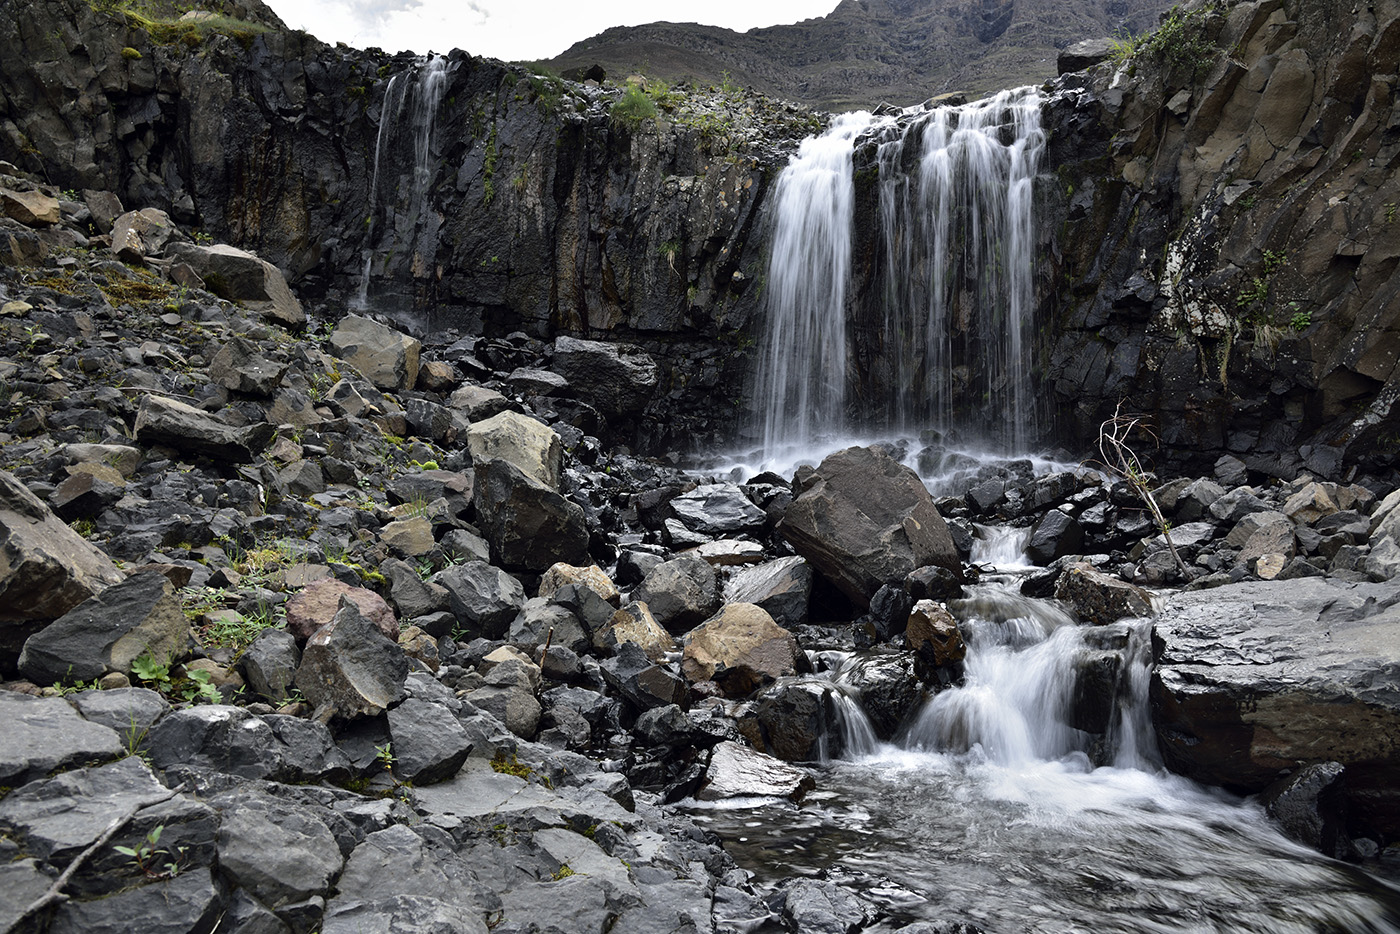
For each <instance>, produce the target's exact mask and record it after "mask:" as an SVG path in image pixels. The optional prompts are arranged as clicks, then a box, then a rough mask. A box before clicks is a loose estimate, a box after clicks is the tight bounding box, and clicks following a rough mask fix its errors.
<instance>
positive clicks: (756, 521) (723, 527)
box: [671, 483, 768, 535]
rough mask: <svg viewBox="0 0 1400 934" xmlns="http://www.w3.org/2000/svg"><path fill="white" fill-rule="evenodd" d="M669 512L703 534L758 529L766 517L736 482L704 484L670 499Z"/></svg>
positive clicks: (765, 520)
mask: <svg viewBox="0 0 1400 934" xmlns="http://www.w3.org/2000/svg"><path fill="white" fill-rule="evenodd" d="M671 511H672V512H674V513H675V515H676V518H677V519H679V520H680V521H681V522H682V523H683V524H684V525H685V527H686V528H688V529H690V530H692V531H695V532H700V533H702V534H705V535H730V534H735V533H739V532H758V531H761V530H762V529H763V526H764V523H766V522H767V520H768V516H767V514H766V513H764V511H763V510H762V509H759V508H758V507H757V506H755V505H754V504H753V503H752V502H750V501H749V498H748V497H747V496H745V495H744V491H743V490H742V489H740V488H739V485H738V484H736V483H706V484H702V485H700V486H697V487H696V488H695V489H693V490H691V491H690V492H689V493H683V494H681V495H680V496H677V497H676V498H675V499H673V500H671Z"/></svg>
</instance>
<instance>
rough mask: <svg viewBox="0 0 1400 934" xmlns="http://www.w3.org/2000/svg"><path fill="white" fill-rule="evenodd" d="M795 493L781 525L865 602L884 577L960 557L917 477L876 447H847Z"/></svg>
mask: <svg viewBox="0 0 1400 934" xmlns="http://www.w3.org/2000/svg"><path fill="white" fill-rule="evenodd" d="M793 490H794V492H795V493H797V498H796V499H795V500H793V502H792V504H791V505H790V506H788V508H787V509H786V511H784V513H783V519H782V522H781V523H779V526H778V531H779V532H781V533H782V535H783V536H784V537H785V538H786V539H787V540H788V541H789V542H790V543H791V544H792V546H793V549H794V550H795V551H796V552H797V553H798V554H801V555H802V556H804V557H805V558H807V559H808V560H809V561H811V562H812V564H813V565H814V566H815V567H816V569H817V570H819V571H820V572H821V573H822V574H823V575H825V576H826V577H827V578H828V579H830V580H831V581H832V582H833V583H834V584H836V586H837V587H838V588H839V589H840V590H841V592H842V593H844V594H845V595H846V596H847V597H848V598H849V599H850V600H851V601H852V602H853V603H855V604H856V605H857V606H859V607H862V608H864V607H868V606H869V605H870V597H871V596H872V595H873V594H874V593H875V591H877V590H879V589H880V586H881V585H882V584H887V583H899V582H902V581H903V580H904V578H905V577H907V576H908V575H909V572H911V571H913V570H914V569H915V568H920V567H923V566H925V565H929V564H936V565H939V566H941V567H944V568H947V569H948V570H949V571H951V572H952V573H953V574H955V575H957V576H958V577H961V576H962V562H961V561H960V559H959V557H958V551H957V548H956V546H954V544H953V540H952V537H951V536H950V535H949V534H948V528H947V526H946V525H945V524H944V522H943V517H942V516H940V515H939V514H938V510H937V508H935V507H934V505H933V497H931V496H930V495H929V493H928V490H927V489H925V488H924V485H923V483H922V482H921V481H920V480H919V478H918V476H917V475H916V474H915V473H914V472H913V471H912V470H910V469H909V468H907V467H905V466H903V465H902V464H900V463H899V462H898V461H896V460H895V459H894V458H892V457H890V456H889V455H888V454H886V453H884V452H883V451H880V450H877V449H875V448H848V449H846V450H844V451H840V452H838V453H836V454H832V455H830V456H828V457H827V458H826V459H825V460H823V461H822V462H821V464H820V465H819V466H817V467H816V468H815V469H808V468H803V469H800V470H799V471H798V474H797V477H796V478H795V480H794V482H793Z"/></svg>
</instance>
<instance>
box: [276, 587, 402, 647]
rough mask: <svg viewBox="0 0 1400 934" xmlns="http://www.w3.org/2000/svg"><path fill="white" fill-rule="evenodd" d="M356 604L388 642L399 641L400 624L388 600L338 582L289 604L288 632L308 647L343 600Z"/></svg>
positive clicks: (303, 594) (313, 589) (307, 592)
mask: <svg viewBox="0 0 1400 934" xmlns="http://www.w3.org/2000/svg"><path fill="white" fill-rule="evenodd" d="M341 597H348V598H349V599H350V600H352V601H354V603H355V606H357V607H358V608H359V610H360V612H361V613H362V614H363V615H364V617H365V618H366V619H368V620H369V621H370V622H371V623H373V624H374V625H375V627H376V628H378V630H379V631H380V633H382V634H383V635H384V636H385V637H386V638H388V639H394V640H397V639H398V637H399V621H398V620H397V619H396V618H395V617H394V611H393V610H392V609H391V608H390V607H389V604H388V603H386V602H384V598H383V597H381V596H379V594H377V593H375V592H374V591H372V590H365V589H364V588H363V587H351V586H350V585H349V584H344V583H341V582H340V581H338V580H322V581H317V582H316V583H314V584H312V585H311V586H310V587H307V588H306V589H305V590H303V591H302V592H301V593H299V594H297V595H296V596H295V597H293V598H292V599H291V600H289V601H287V631H288V632H290V633H291V634H292V635H293V636H295V637H296V640H297V642H298V643H305V642H306V641H307V640H308V639H310V638H311V636H312V635H313V634H315V632H316V631H317V630H318V629H320V628H321V627H322V626H324V625H326V624H327V623H329V622H330V621H331V620H332V619H333V618H334V617H335V614H336V611H337V610H338V609H339V608H340V598H341Z"/></svg>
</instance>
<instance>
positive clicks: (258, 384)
mask: <svg viewBox="0 0 1400 934" xmlns="http://www.w3.org/2000/svg"><path fill="white" fill-rule="evenodd" d="M287 369H288V364H286V363H278V362H276V361H274V360H269V359H267V358H266V357H264V356H263V355H262V354H261V353H259V352H258V348H257V345H256V344H254V343H252V342H251V341H248V340H245V339H244V338H241V337H237V336H235V337H233V338H232V339H231V340H230V341H229V342H228V343H227V344H224V345H223V346H222V347H220V348H219V349H218V350H217V351H216V352H215V353H214V357H213V359H211V360H210V361H209V379H210V380H211V381H212V382H214V383H217V384H218V385H220V386H223V387H224V388H225V389H231V390H233V391H234V392H241V393H246V394H248V395H252V396H261V397H267V396H271V395H272V394H273V393H274V392H275V391H276V390H277V387H278V386H279V385H281V383H282V377H283V376H285V375H286V373H287Z"/></svg>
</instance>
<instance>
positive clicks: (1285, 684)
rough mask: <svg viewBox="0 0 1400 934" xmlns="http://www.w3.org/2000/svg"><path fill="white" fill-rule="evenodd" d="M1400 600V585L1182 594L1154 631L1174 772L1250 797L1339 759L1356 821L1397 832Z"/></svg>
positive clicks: (1164, 732)
mask: <svg viewBox="0 0 1400 934" xmlns="http://www.w3.org/2000/svg"><path fill="white" fill-rule="evenodd" d="M1396 599H1397V585H1396V584H1395V583H1394V582H1389V583H1385V584H1367V583H1344V582H1340V581H1333V580H1324V579H1319V578H1307V579H1300V580H1290V581H1261V582H1256V583H1249V584H1238V585H1234V586H1227V587H1221V588H1216V589H1213V590H1208V591H1201V592H1198V593H1184V594H1178V595H1176V596H1174V597H1172V598H1171V599H1170V600H1169V601H1168V603H1167V606H1166V608H1165V609H1164V610H1163V611H1162V613H1161V614H1160V615H1159V616H1158V617H1157V618H1156V620H1155V634H1154V646H1155V649H1156V662H1157V667H1156V670H1155V672H1154V674H1153V678H1152V688H1151V699H1152V711H1153V724H1154V726H1155V728H1156V730H1157V737H1158V745H1159V746H1160V748H1161V750H1162V754H1163V756H1164V757H1165V759H1166V761H1167V764H1168V766H1169V767H1170V768H1172V769H1173V770H1174V771H1177V772H1181V773H1182V774H1185V775H1189V776H1191V777H1193V778H1196V779H1198V780H1200V781H1204V782H1207V783H1210V784H1219V785H1225V786H1227V787H1231V788H1236V789H1239V790H1242V791H1251V792H1253V791H1260V790H1262V789H1263V788H1265V787H1266V786H1267V785H1269V784H1270V783H1271V782H1273V781H1274V780H1275V779H1276V778H1278V777H1279V775H1280V773H1282V772H1285V771H1291V770H1294V769H1297V768H1300V767H1302V766H1306V765H1309V764H1313V763H1321V762H1338V763H1341V764H1342V765H1343V766H1345V768H1346V770H1347V782H1346V797H1347V803H1348V805H1349V810H1350V813H1351V816H1352V818H1353V820H1356V821H1359V822H1361V823H1362V825H1363V826H1369V827H1372V828H1375V829H1376V830H1377V831H1379V832H1381V833H1385V834H1389V833H1394V832H1395V830H1396V829H1397V828H1400V799H1397V795H1396V790H1395V787H1394V783H1393V781H1392V780H1391V779H1390V778H1388V777H1387V776H1393V775H1394V770H1395V768H1396V767H1397V765H1400V750H1398V749H1397V747H1396V745H1395V742H1394V738H1395V736H1396V735H1400V734H1397V730H1400V681H1397V677H1396V674H1395V665H1394V663H1393V660H1394V659H1395V658H1396V657H1400V645H1397V644H1396V633H1397V632H1400V629H1397V626H1396V620H1395V617H1396V610H1395V609H1394V607H1393V604H1394V602H1395V601H1396Z"/></svg>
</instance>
